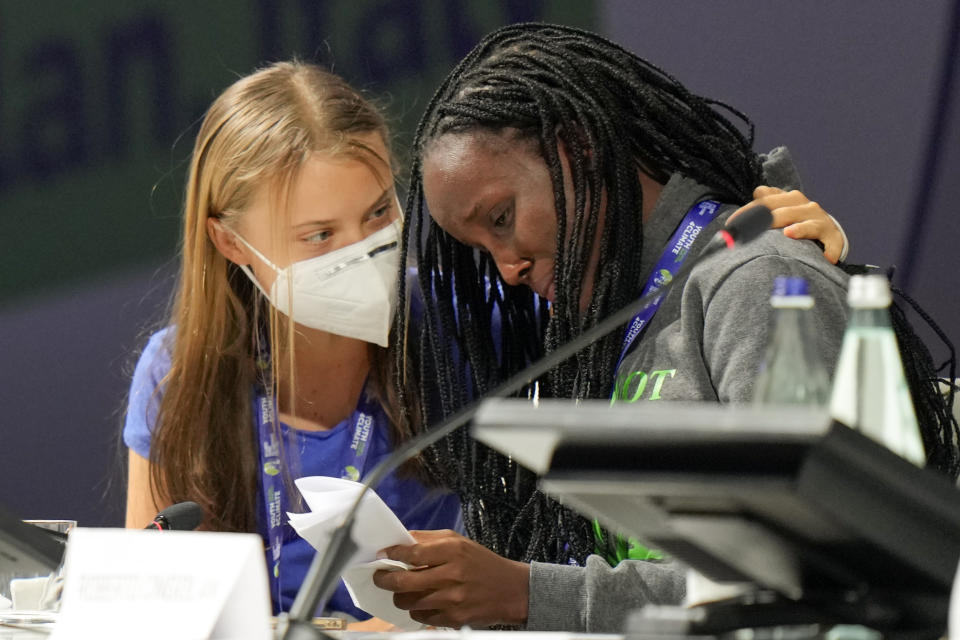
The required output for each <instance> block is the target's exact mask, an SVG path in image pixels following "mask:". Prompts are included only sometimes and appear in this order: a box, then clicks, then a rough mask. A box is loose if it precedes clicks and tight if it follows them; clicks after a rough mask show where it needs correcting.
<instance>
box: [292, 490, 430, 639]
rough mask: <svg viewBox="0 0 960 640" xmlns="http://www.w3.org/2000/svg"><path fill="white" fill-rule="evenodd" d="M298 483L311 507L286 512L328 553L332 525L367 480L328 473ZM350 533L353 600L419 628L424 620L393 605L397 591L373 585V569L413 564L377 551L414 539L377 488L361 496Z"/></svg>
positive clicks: (347, 578)
mask: <svg viewBox="0 0 960 640" xmlns="http://www.w3.org/2000/svg"><path fill="white" fill-rule="evenodd" d="M294 484H296V485H297V488H298V489H299V490H300V493H302V494H303V498H304V500H305V501H306V503H307V506H309V507H310V512H309V513H288V514H287V516H288V517H289V518H290V525H291V526H292V527H293V528H294V530H296V532H297V533H299V534H300V536H301V537H302V538H304V539H305V540H306V541H307V542H309V543H310V544H311V546H313V548H314V549H316V550H317V552H318V553H325V552H326V550H327V546H328V544H329V542H330V536H331V535H332V533H333V530H334V529H336V527H337V526H338V525H339V524H340V523H341V522H342V521H343V518H344V516H345V515H346V513H347V511H348V510H349V509H350V508H351V507H352V506H353V503H354V502H356V500H357V496H359V495H360V491H361V490H362V488H363V485H362V484H361V483H359V482H353V481H351V480H345V479H342V478H328V477H326V476H311V477H307V478H299V479H297V480H296V481H295V482H294ZM351 534H352V535H351V537H352V538H353V541H354V544H356V545H357V551H356V552H355V553H354V554H353V556H351V558H350V560H349V561H348V562H347V565H346V569H344V572H343V576H342V577H343V581H344V583H346V585H347V591H349V593H350V597H351V598H353V603H354V604H355V605H357V607H359V608H360V609H363V610H364V611H366V612H367V613H369V614H370V615H373V616H376V617H378V618H380V619H381V620H385V621H387V622H389V623H391V624H393V625H396V626H397V627H399V628H401V629H403V630H406V631H412V630H416V629H421V628H422V627H423V625H422V624H420V623H419V622H417V621H415V620H414V619H413V618H411V617H410V614H409V612H407V611H405V610H403V609H398V608H397V607H396V606H394V604H393V593H391V592H389V591H386V590H384V589H381V588H379V587H377V586H376V585H375V584H373V573H374V571H376V570H377V569H379V568H388V569H396V570H406V569H409V566H408V565H405V564H404V563H402V562H395V561H392V560H384V559H379V560H378V558H377V552H378V551H380V550H381V549H383V548H385V547H392V546H393V545H399V544H403V545H408V544H414V543H415V542H416V541H415V540H414V539H413V536H411V535H410V532H409V531H407V528H406V527H404V526H403V523H402V522H400V519H399V518H397V516H396V514H394V513H393V511H391V510H390V507H388V506H387V505H386V504H385V503H384V502H383V500H381V499H380V496H378V495H377V494H376V493H374V492H373V491H368V492H367V493H366V495H365V496H364V497H363V502H362V503H361V505H360V508H359V509H358V510H357V515H356V519H355V520H354V523H353V529H352V531H351Z"/></svg>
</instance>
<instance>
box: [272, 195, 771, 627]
mask: <svg viewBox="0 0 960 640" xmlns="http://www.w3.org/2000/svg"><path fill="white" fill-rule="evenodd" d="M772 223H773V215H772V214H771V213H770V209H768V208H767V207H765V206H763V205H756V206H754V207H751V208H750V209H747V210H746V211H744V212H743V213H741V214H740V215H738V216H737V217H736V218H734V219H733V220H732V221H730V224H729V225H728V226H727V227H726V228H725V229H723V230H721V231H719V232H717V234H716V235H714V237H713V238H711V239H710V242H709V243H708V244H707V245H706V246H705V247H704V249H703V251H701V252H699V253H698V254H697V255H696V256H694V257H693V258H692V259H689V260H687V261H685V262H684V264H683V266H682V267H681V268H680V269H679V270H678V271H677V274H676V275H675V276H674V277H673V279H671V280H670V281H669V282H666V283H664V285H663V286H662V287H660V288H659V289H657V290H655V291H651V292H650V293H648V294H647V295H645V296H642V297H641V298H639V299H637V300H635V301H634V302H631V303H630V304H628V305H626V306H625V307H623V308H622V309H620V310H619V311H616V312H614V313H612V314H610V315H609V316H607V317H606V318H604V319H603V320H601V321H600V322H598V323H597V324H596V325H594V326H593V327H591V328H590V329H587V330H586V331H584V332H583V333H581V334H580V335H579V336H577V337H576V338H574V339H573V340H571V341H570V342H567V343H566V344H564V345H561V346H560V347H558V348H557V349H555V350H554V351H551V352H550V353H548V354H547V355H545V356H544V357H542V358H540V359H539V360H537V361H536V362H533V363H532V364H530V365H529V366H528V367H526V368H525V369H523V370H521V371H519V372H518V373H515V374H514V375H512V376H511V377H510V378H508V379H507V380H506V381H504V382H502V383H501V384H500V385H498V386H497V387H496V388H494V389H493V390H492V391H490V392H489V393H487V394H486V395H484V396H483V397H481V398H479V399H477V400H474V401H473V402H471V403H470V404H468V405H467V406H465V407H464V408H462V409H460V410H459V411H457V412H456V413H454V414H453V415H452V416H450V417H449V418H447V419H446V420H443V421H442V422H440V424H438V425H437V426H436V427H434V428H432V429H428V430H426V431H425V432H424V433H422V434H421V435H419V436H417V437H416V438H413V439H411V440H408V441H407V442H406V443H404V444H402V445H400V446H399V447H397V448H396V449H395V450H394V451H393V453H391V454H390V455H389V456H387V457H386V458H384V459H383V460H382V461H381V462H380V463H379V464H377V466H375V467H374V468H373V470H372V471H371V472H370V475H368V476H367V479H366V480H365V481H364V483H363V488H362V489H361V490H360V495H359V496H357V499H356V501H355V502H354V503H353V505H352V506H351V507H350V510H349V511H347V513H346V515H345V516H344V518H343V521H342V522H341V523H340V525H338V526H337V528H336V529H334V531H333V534H332V535H331V537H330V542H329V543H328V545H327V549H326V551H325V552H324V553H319V552H318V553H316V554H314V558H313V562H312V563H311V564H310V569H309V570H308V571H307V574H306V576H305V577H304V580H303V583H302V584H301V586H300V590H299V591H298V592H297V597H296V599H295V600H294V601H293V605H292V606H291V607H290V611H289V612H288V613H285V614H281V616H280V619H279V620H278V624H277V637H278V638H283V640H313V639H316V638H322V637H325V636H324V634H323V633H322V632H320V631H319V630H317V629H316V628H315V627H314V626H313V625H312V619H313V615H314V612H315V611H316V610H317V606H318V605H319V604H320V602H327V601H328V600H329V599H330V595H331V593H332V592H333V589H334V588H335V587H336V585H337V579H338V578H339V577H340V574H341V573H342V572H343V569H344V567H345V565H346V563H347V561H348V560H349V559H350V557H351V556H352V555H353V553H354V552H355V551H356V549H357V546H356V544H355V543H354V541H353V539H352V538H351V535H350V533H351V529H352V527H353V520H354V517H355V516H356V512H357V510H358V509H359V507H360V503H361V502H362V500H363V497H364V495H365V494H366V492H367V490H368V489H372V488H374V487H376V486H377V485H379V484H380V481H381V480H383V478H384V477H385V476H386V475H387V474H388V473H390V472H392V471H393V470H394V469H396V468H397V467H399V466H400V465H401V464H403V463H404V462H405V461H407V460H408V459H410V458H412V457H413V456H415V455H417V454H418V453H420V452H421V451H423V450H424V449H426V448H427V447H429V446H430V445H432V444H433V443H435V442H437V441H438V440H440V439H442V438H444V437H445V436H447V435H449V434H450V433H452V432H453V431H454V430H456V429H457V428H459V427H461V426H463V425H464V424H466V423H467V421H468V420H470V418H472V417H473V415H474V414H475V413H476V412H477V409H478V408H479V406H480V404H481V402H483V401H484V400H488V399H491V398H502V397H504V396H507V395H509V394H511V393H514V392H516V391H518V390H520V389H522V388H523V387H524V386H526V385H528V384H530V383H532V382H533V381H534V380H535V379H537V378H539V377H540V376H542V375H543V374H545V373H547V372H548V371H550V370H551V369H553V368H554V367H556V366H557V365H559V364H560V363H562V362H563V361H564V360H566V359H567V358H570V357H571V356H573V355H575V354H577V353H578V352H580V351H581V350H583V349H585V348H586V347H588V346H590V345H591V344H593V343H594V342H596V341H597V340H599V339H600V338H602V337H603V336H605V335H607V334H608V333H610V332H612V331H615V330H616V329H617V328H620V327H622V326H623V325H625V324H626V323H627V322H629V321H630V320H631V319H632V318H633V317H634V316H635V315H636V314H637V313H639V312H640V311H642V310H643V309H645V308H646V307H648V306H649V305H651V304H652V303H653V302H654V301H655V300H656V299H658V298H659V297H661V296H663V295H665V294H666V293H667V291H669V290H670V288H671V287H672V286H673V284H674V283H676V282H679V281H683V280H685V279H686V276H687V275H688V274H689V273H690V270H691V269H693V267H694V266H696V265H697V264H698V263H699V262H700V261H701V260H703V259H705V258H707V257H709V256H711V255H713V254H714V253H716V252H717V251H720V250H722V249H726V248H734V247H735V246H738V245H740V244H744V243H747V242H750V241H751V240H753V239H755V238H756V237H757V236H759V235H760V234H761V233H763V232H764V231H766V230H768V229H769V228H770V225H771V224H772Z"/></svg>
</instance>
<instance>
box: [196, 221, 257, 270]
mask: <svg viewBox="0 0 960 640" xmlns="http://www.w3.org/2000/svg"><path fill="white" fill-rule="evenodd" d="M207 236H208V237H209V238H210V242H212V243H213V246H215V247H216V248H217V251H219V252H220V254H221V255H222V256H223V257H224V258H226V259H227V260H229V261H230V262H233V263H234V264H237V265H240V266H243V265H248V264H250V259H249V258H248V256H247V251H246V247H244V246H243V244H242V243H241V242H240V241H239V240H238V239H237V236H236V234H234V233H233V232H232V231H229V230H228V229H227V228H226V227H224V226H223V223H222V222H220V220H219V219H218V218H215V217H213V216H211V217H209V218H207Z"/></svg>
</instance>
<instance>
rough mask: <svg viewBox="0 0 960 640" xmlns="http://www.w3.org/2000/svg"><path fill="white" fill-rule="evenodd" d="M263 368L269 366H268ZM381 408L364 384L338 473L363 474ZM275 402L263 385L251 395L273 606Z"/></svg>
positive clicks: (279, 480) (276, 562)
mask: <svg viewBox="0 0 960 640" xmlns="http://www.w3.org/2000/svg"><path fill="white" fill-rule="evenodd" d="M265 362H266V360H265V359H263V358H260V359H258V364H259V365H260V366H261V371H264V370H265V368H264V366H263V365H264V363H265ZM266 368H269V367H268V366H267V367H266ZM382 412H383V410H382V408H381V407H380V405H379V404H378V403H376V402H374V401H373V399H372V398H371V397H370V396H369V394H368V393H367V392H366V388H364V390H363V392H362V393H361V395H360V402H359V404H358V405H357V408H356V409H355V410H354V411H353V413H352V414H351V415H350V422H351V424H353V437H352V439H351V442H350V450H351V451H352V452H353V455H352V459H351V456H349V455H348V456H345V457H346V458H347V459H349V460H350V463H349V464H346V465H345V466H344V468H343V469H342V470H341V475H340V477H342V478H348V479H350V480H354V481H357V480H359V479H360V478H361V477H362V476H363V471H364V468H365V467H366V464H367V456H368V455H369V453H370V448H371V447H370V435H371V433H372V431H373V428H374V423H375V420H377V419H378V416H380V415H382ZM276 416H277V414H276V403H275V400H274V397H273V396H272V395H271V394H269V393H267V390H266V386H265V385H262V384H261V385H258V386H257V392H256V393H255V394H254V398H253V418H254V422H255V423H256V427H257V439H258V443H259V449H260V472H261V482H260V484H261V490H262V492H263V504H264V507H265V512H266V513H265V515H266V518H265V520H264V527H263V528H264V530H265V532H266V538H267V550H266V552H267V561H268V562H267V566H268V573H269V576H270V594H271V596H272V597H273V601H274V603H276V604H275V607H276V608H279V607H280V606H281V602H282V600H281V598H280V595H281V594H280V552H281V550H282V549H283V537H284V536H283V534H284V527H283V518H282V517H281V509H282V506H281V505H282V504H283V493H284V483H283V477H282V474H281V473H280V470H281V468H282V467H281V465H282V461H281V458H280V444H279V442H278V441H277V434H278V432H279V430H278V429H277V428H276Z"/></svg>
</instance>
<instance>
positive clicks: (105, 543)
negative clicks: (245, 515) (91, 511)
mask: <svg viewBox="0 0 960 640" xmlns="http://www.w3.org/2000/svg"><path fill="white" fill-rule="evenodd" d="M266 573H267V572H266V563H265V562H264V556H263V541H262V539H261V538H260V536H258V535H256V534H246V533H211V532H198V531H190V532H186V531H163V532H160V531H144V530H131V529H84V528H77V529H74V530H73V531H71V532H70V538H69V541H68V543H67V555H66V560H65V562H64V579H65V581H64V587H63V599H62V605H61V609H60V614H59V616H58V620H57V624H56V628H55V630H54V634H53V638H54V639H55V640H59V639H60V638H101V639H103V640H112V639H114V638H116V639H118V640H119V639H121V638H122V639H124V640H127V639H129V638H134V637H135V638H138V639H140V640H145V639H150V638H156V639H157V640H161V639H162V640H168V639H169V638H184V639H190V638H196V639H201V638H210V639H211V640H217V639H224V638H250V639H257V640H269V639H270V638H271V636H272V633H271V630H270V596H269V594H268V590H267V584H268V583H267V575H266Z"/></svg>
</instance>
